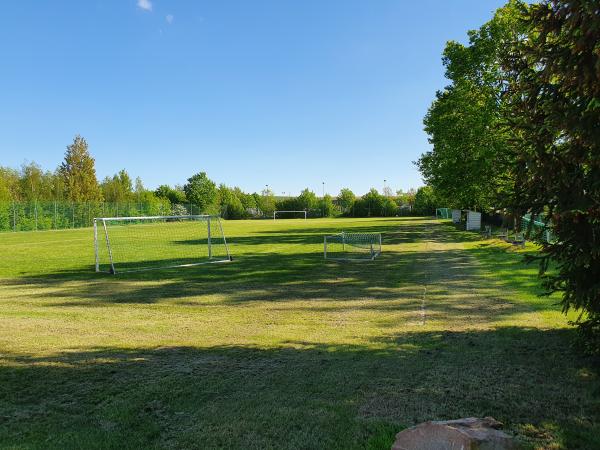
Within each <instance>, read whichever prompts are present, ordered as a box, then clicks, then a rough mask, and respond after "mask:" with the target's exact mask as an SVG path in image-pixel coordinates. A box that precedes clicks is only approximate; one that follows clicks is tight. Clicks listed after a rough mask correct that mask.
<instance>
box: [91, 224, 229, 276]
mask: <svg viewBox="0 0 600 450" xmlns="http://www.w3.org/2000/svg"><path fill="white" fill-rule="evenodd" d="M94 249H95V256H96V264H95V265H96V272H109V273H112V274H115V273H121V272H132V271H140V270H148V269H160V268H169V267H183V266H194V265H198V264H205V263H212V262H225V261H230V260H231V256H230V254H229V248H228V247H227V240H226V239H225V235H224V233H223V227H222V224H221V220H220V219H219V217H218V216H206V215H202V216H153V217H100V218H96V219H94Z"/></svg>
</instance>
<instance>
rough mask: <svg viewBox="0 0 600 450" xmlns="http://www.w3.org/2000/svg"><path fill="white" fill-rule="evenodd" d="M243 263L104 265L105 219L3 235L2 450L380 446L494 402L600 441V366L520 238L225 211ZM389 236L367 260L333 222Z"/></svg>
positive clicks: (484, 410)
mask: <svg viewBox="0 0 600 450" xmlns="http://www.w3.org/2000/svg"><path fill="white" fill-rule="evenodd" d="M224 228H225V233H226V235H227V238H228V240H229V243H230V250H231V252H232V254H233V256H234V261H233V262H232V263H228V264H213V265H204V266H196V267H190V268H180V269H168V270H155V271H148V272H138V273H127V274H121V275H117V276H110V275H106V274H96V273H94V272H93V242H92V231H91V229H80V230H64V231H49V232H28V233H14V234H11V233H4V234H0V255H1V258H0V447H1V448H15V449H16V448H23V449H38V448H39V449H71V448H73V449H75V448H78V449H79V448H86V449H88V448H119V449H123V448H146V449H151V448H202V449H206V448H244V449H264V448H278V449H285V448H289V449H299V448H302V449H312V448H314V449H317V448H325V449H333V448H340V449H354V448H356V449H362V448H370V449H385V448H389V447H390V445H391V442H392V440H393V436H394V434H395V433H396V432H397V431H399V430H400V429H402V428H403V427H406V426H410V425H413V424H415V423H417V422H421V421H424V420H429V419H451V418H459V417H465V416H486V415H490V416H493V417H495V418H496V419H498V420H500V421H502V422H504V423H505V424H506V428H507V429H508V430H509V431H510V432H513V433H516V434H517V435H518V436H519V439H521V440H522V441H523V442H524V443H525V444H526V445H527V446H528V447H530V448H552V449H559V448H580V449H593V448H600V437H599V436H600V425H599V424H600V400H599V397H600V381H599V380H598V374H597V371H596V370H595V369H594V368H593V366H592V365H591V361H589V360H586V359H583V358H582V357H580V356H578V355H577V353H576V352H574V351H573V350H572V348H571V346H570V345H571V344H570V342H571V338H572V335H573V330H572V329H571V328H569V327H568V325H567V319H566V318H565V317H564V316H562V315H561V313H560V311H559V309H558V307H557V306H556V305H555V303H556V300H557V299H556V298H554V299H552V298H550V299H548V298H540V297H538V295H537V294H538V293H539V290H538V287H537V286H538V280H537V279H536V276H535V274H536V268H535V267H528V266H525V265H523V264H522V262H521V259H522V255H521V254H520V253H523V252H524V251H534V250H533V249H527V250H519V251H517V250H515V249H514V248H511V247H508V246H507V245H506V244H502V243H500V242H496V241H492V240H489V241H485V240H480V238H479V236H478V235H476V234H474V233H466V232H463V231H458V230H456V229H454V228H453V227H452V226H451V225H449V224H448V223H441V222H438V221H434V220H431V219H424V218H387V219H356V220H350V219H327V220H326V219H323V220H307V221H304V220H281V221H276V222H273V221H229V222H224ZM341 230H346V231H377V232H381V233H383V253H382V255H381V256H380V257H379V258H377V259H376V260H375V261H372V262H367V263H365V262H356V263H338V262H332V261H331V262H330V261H324V260H323V256H322V236H323V235H324V234H331V233H335V232H338V231H341Z"/></svg>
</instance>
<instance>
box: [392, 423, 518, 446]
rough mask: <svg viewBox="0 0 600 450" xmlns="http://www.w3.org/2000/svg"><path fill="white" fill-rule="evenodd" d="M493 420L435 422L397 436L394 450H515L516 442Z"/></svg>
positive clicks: (412, 428) (407, 430) (404, 431)
mask: <svg viewBox="0 0 600 450" xmlns="http://www.w3.org/2000/svg"><path fill="white" fill-rule="evenodd" d="M500 428H502V423H500V422H498V421H497V420H495V419H494V418H492V417H484V418H483V419H480V418H476V417H467V418H465V419H457V420H445V421H432V422H425V423H421V424H419V425H416V426H414V427H411V428H407V429H406V430H403V431H401V432H400V433H398V434H397V435H396V441H395V442H394V445H393V446H392V450H516V449H518V448H520V446H519V445H518V444H517V442H516V441H515V440H514V439H513V438H512V437H511V436H509V435H508V434H506V433H504V432H503V431H500Z"/></svg>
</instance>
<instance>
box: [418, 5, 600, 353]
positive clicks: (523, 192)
mask: <svg viewBox="0 0 600 450" xmlns="http://www.w3.org/2000/svg"><path fill="white" fill-rule="evenodd" d="M468 36H469V42H468V44H466V45H462V44H460V43H457V42H448V43H447V45H446V48H445V50H444V53H443V58H442V60H443V64H444V66H445V68H446V77H447V78H448V79H449V80H450V83H449V85H448V86H446V87H445V88H444V89H443V90H441V91H439V92H437V94H436V98H435V100H434V102H433V104H432V105H431V107H430V108H429V111H428V113H427V115H426V116H425V118H424V125H425V130H426V132H427V133H428V135H429V139H430V143H431V144H432V149H431V151H428V152H426V153H424V154H423V155H422V156H421V158H420V159H419V160H418V161H417V165H418V167H419V169H420V171H421V173H422V175H423V177H424V179H425V181H426V183H427V185H428V186H429V187H430V188H431V189H432V192H433V194H434V195H435V197H436V198H437V200H438V202H439V205H440V206H450V207H455V208H469V209H475V208H476V209H478V210H480V211H483V212H498V211H503V212H506V213H508V214H511V215H513V216H515V217H519V216H521V215H523V214H531V215H532V216H534V217H536V218H538V220H542V221H544V222H545V223H546V225H547V226H549V227H551V229H552V232H553V235H554V237H555V238H554V239H553V240H552V241H550V242H545V241H541V242H540V245H541V254H540V256H539V258H538V259H539V262H540V273H541V274H542V276H543V279H544V285H545V287H546V288H547V292H548V293H551V292H557V291H558V292H561V293H562V306H563V310H564V311H565V312H566V311H569V310H571V309H575V310H577V311H579V312H581V313H582V315H581V316H580V317H579V319H578V320H577V321H576V323H577V324H578V325H579V329H580V330H581V331H582V333H583V336H584V337H585V338H586V339H584V340H582V341H581V342H582V345H584V346H585V347H586V349H588V350H590V351H595V352H599V351H600V52H599V51H598V49H599V48H600V10H599V8H598V2H597V1H591V0H544V1H542V2H540V3H537V4H531V5H530V4H528V3H526V2H522V1H519V0H511V1H509V2H508V3H507V4H506V5H505V6H504V7H502V8H500V9H499V10H498V11H496V13H495V15H494V16H493V18H492V19H491V20H490V21H489V22H487V23H485V24H484V25H483V26H481V27H480V28H479V29H478V30H473V31H470V32H469V34H468ZM517 226H518V222H517ZM524 231H525V232H528V230H524Z"/></svg>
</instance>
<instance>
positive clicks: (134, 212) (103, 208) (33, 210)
mask: <svg viewBox="0 0 600 450" xmlns="http://www.w3.org/2000/svg"><path fill="white" fill-rule="evenodd" d="M171 214H174V215H193V214H201V211H200V209H199V208H198V207H197V206H195V205H192V204H174V205H171V203H170V202H169V201H168V200H166V199H157V200H155V201H152V202H135V201H131V202H118V203H109V202H85V203H75V202H36V201H33V202H0V231H35V230H58V229H64V228H82V227H90V226H92V222H93V220H94V217H138V216H163V215H171Z"/></svg>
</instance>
